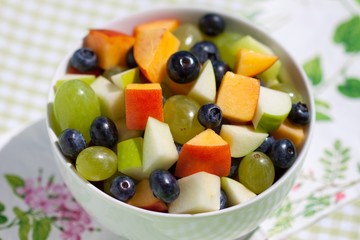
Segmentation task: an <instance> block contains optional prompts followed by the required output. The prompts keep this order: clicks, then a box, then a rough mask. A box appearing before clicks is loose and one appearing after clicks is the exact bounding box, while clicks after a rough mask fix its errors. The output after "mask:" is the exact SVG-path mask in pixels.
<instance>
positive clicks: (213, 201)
mask: <svg viewBox="0 0 360 240" xmlns="http://www.w3.org/2000/svg"><path fill="white" fill-rule="evenodd" d="M178 184H179V187H180V195H179V197H178V198H177V199H176V200H175V201H173V202H172V203H170V204H169V213H189V214H194V213H203V212H212V211H217V210H219V209H220V178H219V177H218V176H216V175H213V174H210V173H207V172H198V173H195V174H192V175H190V176H187V177H184V178H181V179H179V180H178Z"/></svg>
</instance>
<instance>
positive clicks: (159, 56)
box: [134, 28, 180, 83]
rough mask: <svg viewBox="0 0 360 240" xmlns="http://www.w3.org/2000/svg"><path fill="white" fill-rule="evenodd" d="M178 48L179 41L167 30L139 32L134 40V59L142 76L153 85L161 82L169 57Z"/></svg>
mask: <svg viewBox="0 0 360 240" xmlns="http://www.w3.org/2000/svg"><path fill="white" fill-rule="evenodd" d="M179 46H180V41H179V40H178V39H177V38H176V37H175V36H174V35H173V34H172V33H171V32H170V31H169V30H167V29H165V28H155V29H146V30H143V31H140V32H139V33H138V34H137V36H136V39H135V44H134V58H135V60H136V62H137V64H138V66H139V69H140V71H141V72H142V73H143V74H144V76H145V77H146V78H147V79H148V80H149V81H150V82H153V83H159V82H162V81H163V79H164V76H165V75H166V64H167V60H168V59H169V57H170V56H171V55H172V54H173V53H175V52H176V51H177V50H178V49H179Z"/></svg>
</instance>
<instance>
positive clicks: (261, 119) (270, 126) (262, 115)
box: [252, 87, 291, 132]
mask: <svg viewBox="0 0 360 240" xmlns="http://www.w3.org/2000/svg"><path fill="white" fill-rule="evenodd" d="M290 110H291V99H290V96H289V94H287V93H284V92H281V91H277V90H273V89H270V88H266V87H260V96H259V101H258V104H257V108H256V113H255V116H254V118H253V120H252V123H253V125H254V127H255V129H262V130H264V131H266V132H272V131H274V130H276V129H277V128H278V127H279V126H280V125H281V123H282V122H283V121H284V120H285V119H286V117H287V115H288V113H289V112H290Z"/></svg>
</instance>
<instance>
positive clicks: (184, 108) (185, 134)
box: [164, 95, 204, 144]
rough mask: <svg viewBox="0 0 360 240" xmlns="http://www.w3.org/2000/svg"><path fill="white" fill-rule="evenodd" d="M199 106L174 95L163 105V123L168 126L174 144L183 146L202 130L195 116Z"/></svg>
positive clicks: (185, 98) (186, 98)
mask: <svg viewBox="0 0 360 240" xmlns="http://www.w3.org/2000/svg"><path fill="white" fill-rule="evenodd" d="M199 108H200V105H199V104H198V103H197V102H196V101H194V100H192V99H191V98H189V97H187V96H184V95H174V96H172V97H170V98H168V99H167V100H166V102H165V104H164V121H165V122H166V123H167V124H169V127H170V130H171V134H172V135H173V137H174V140H175V142H177V143H179V144H184V143H185V142H187V141H189V140H190V139H191V138H193V137H194V136H196V135H197V134H199V133H200V132H202V131H203V130H204V127H203V126H202V125H201V124H200V123H199V121H198V118H197V115H198V111H199Z"/></svg>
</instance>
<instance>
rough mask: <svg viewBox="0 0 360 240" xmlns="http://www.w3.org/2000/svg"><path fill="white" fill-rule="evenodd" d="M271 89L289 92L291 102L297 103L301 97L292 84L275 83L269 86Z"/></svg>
mask: <svg viewBox="0 0 360 240" xmlns="http://www.w3.org/2000/svg"><path fill="white" fill-rule="evenodd" d="M270 88H271V89H274V90H278V91H282V92H285V93H287V94H289V96H290V98H291V102H292V103H293V104H294V103H297V102H301V101H302V97H301V95H300V93H299V91H298V90H296V89H295V88H294V87H293V86H292V85H290V84H289V83H277V84H273V85H271V86H270Z"/></svg>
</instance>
